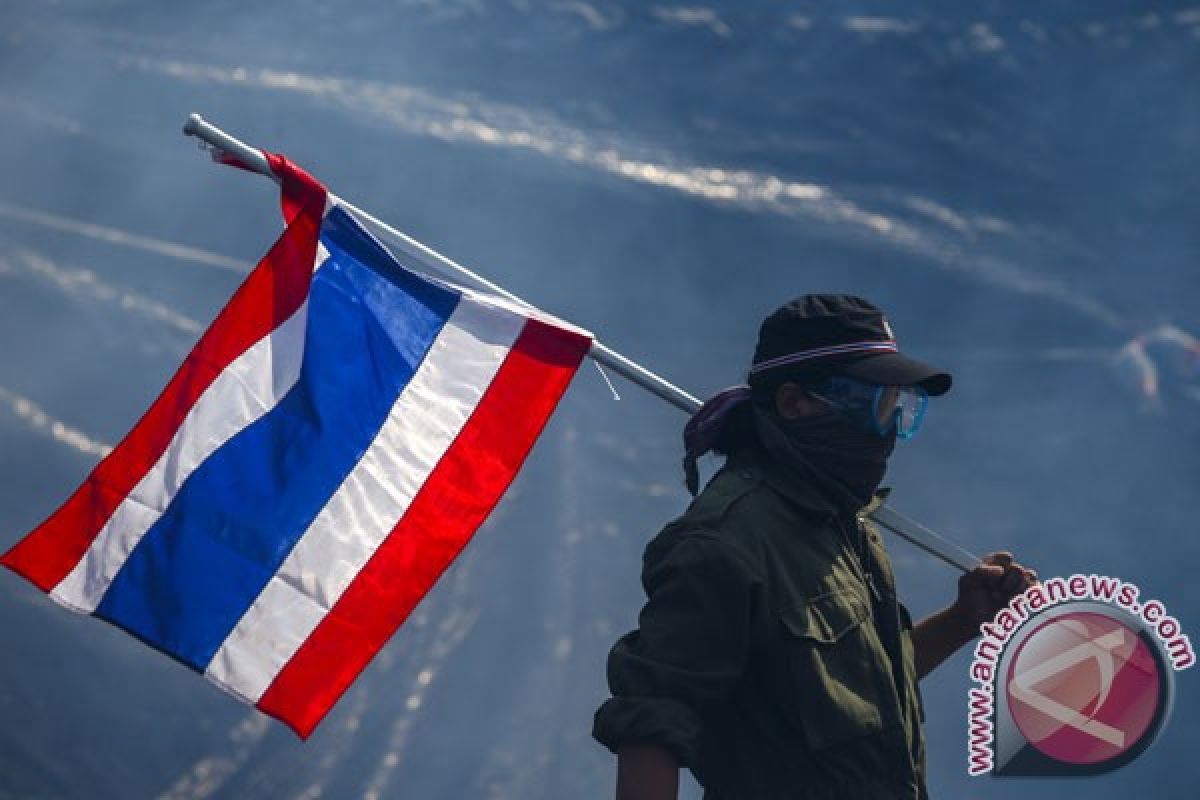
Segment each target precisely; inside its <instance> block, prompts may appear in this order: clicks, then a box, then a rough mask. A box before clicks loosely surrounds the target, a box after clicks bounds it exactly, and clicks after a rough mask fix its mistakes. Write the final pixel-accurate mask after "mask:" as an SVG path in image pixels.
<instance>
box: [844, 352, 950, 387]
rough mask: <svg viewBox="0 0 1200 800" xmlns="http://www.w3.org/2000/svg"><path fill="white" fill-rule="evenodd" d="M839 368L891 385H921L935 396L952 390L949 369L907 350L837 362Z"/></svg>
mask: <svg viewBox="0 0 1200 800" xmlns="http://www.w3.org/2000/svg"><path fill="white" fill-rule="evenodd" d="M837 371H838V372H839V373H841V374H842V375H848V376H849V377H851V378H858V379H859V380H863V381H869V382H871V383H878V384H884V385H888V386H920V387H921V388H923V389H924V390H925V391H927V392H929V394H930V395H931V396H934V397H936V396H937V395H942V394H945V393H946V392H948V391H950V384H951V383H953V379H952V378H951V377H950V373H949V372H943V371H942V370H940V369H938V368H936V367H932V366H930V365H929V364H926V363H924V362H922V361H917V360H916V359H915V358H909V357H908V356H906V355H904V354H903V353H879V354H877V355H869V356H864V357H862V358H858V359H855V360H854V361H844V362H841V363H839V364H838V365H837Z"/></svg>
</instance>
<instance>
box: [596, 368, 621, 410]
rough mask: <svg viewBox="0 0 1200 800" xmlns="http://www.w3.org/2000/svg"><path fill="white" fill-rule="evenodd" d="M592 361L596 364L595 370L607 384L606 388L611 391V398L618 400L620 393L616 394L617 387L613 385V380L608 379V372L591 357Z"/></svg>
mask: <svg viewBox="0 0 1200 800" xmlns="http://www.w3.org/2000/svg"><path fill="white" fill-rule="evenodd" d="M592 363H593V364H594V365H595V366H596V372H599V373H600V377H601V378H604V382H605V383H607V384H608V390H609V391H610V392H612V396H613V400H620V399H621V395H619V394H617V387H615V386H613V382H612V381H611V380H609V379H608V373H607V372H605V371H604V367H602V366H600V362H599V361H596V360H595V359H592Z"/></svg>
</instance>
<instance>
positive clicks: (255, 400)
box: [50, 244, 329, 614]
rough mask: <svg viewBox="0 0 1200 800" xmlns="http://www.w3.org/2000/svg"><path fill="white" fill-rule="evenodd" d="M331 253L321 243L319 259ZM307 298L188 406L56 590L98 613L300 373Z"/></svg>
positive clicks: (62, 598)
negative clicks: (197, 482) (146, 541)
mask: <svg viewBox="0 0 1200 800" xmlns="http://www.w3.org/2000/svg"><path fill="white" fill-rule="evenodd" d="M328 258H329V252H328V251H327V250H326V249H325V248H324V247H323V246H322V245H320V244H318V245H317V258H316V264H318V265H320V264H324V263H325V261H326V259H328ZM307 319H308V302H307V300H306V301H305V302H304V303H303V304H302V305H301V306H300V308H298V309H297V310H296V311H295V313H293V314H292V316H290V317H288V318H287V319H286V320H285V321H284V322H283V323H282V324H281V325H280V326H279V327H277V328H276V329H275V330H273V331H271V333H270V334H268V335H267V336H264V337H263V338H262V339H259V340H258V342H256V343H255V344H254V345H253V346H252V347H251V348H250V349H248V350H247V351H246V352H245V353H242V355H240V356H238V357H237V358H236V359H234V361H233V362H232V363H231V364H230V365H229V366H228V367H226V368H225V369H224V370H223V371H222V372H221V374H220V375H218V376H217V377H216V379H215V380H214V381H213V382H212V384H211V385H210V386H209V387H208V388H207V389H205V390H204V393H203V394H201V395H200V397H199V398H197V399H196V404H195V405H194V406H192V408H191V410H190V411H188V413H187V416H186V417H184V420H183V423H182V424H181V425H180V426H179V429H178V430H177V431H176V432H175V436H174V437H173V438H172V439H171V443H170V444H169V445H168V446H167V449H166V450H165V451H164V452H163V454H162V455H161V456H160V457H159V459H158V461H157V462H155V464H154V466H153V467H151V468H150V470H149V471H148V472H147V473H146V474H145V476H143V477H142V479H141V480H140V481H138V484H137V486H135V487H134V488H133V491H131V492H130V493H129V496H128V497H126V498H125V499H124V500H122V501H121V504H120V505H119V506H117V508H116V510H115V511H114V512H113V515H112V516H111V517H109V519H108V521H107V522H106V523H105V524H104V527H103V528H101V529H100V533H99V534H97V536H96V539H95V540H94V541H93V542H92V544H91V547H89V548H88V551H87V553H85V554H84V556H83V558H81V559H80V560H79V563H78V564H76V565H75V568H74V569H73V570H71V572H70V574H68V575H67V577H65V578H63V579H62V581H61V582H60V583H59V584H58V585H57V586H55V587H54V590H53V591H52V592H51V593H50V596H51V597H52V598H53V599H54V600H56V601H58V602H59V603H61V604H62V605H64V606H66V607H68V608H71V609H74V610H75V611H81V612H83V613H85V614H91V613H92V612H94V611H95V610H96V608H97V606H99V605H100V601H101V600H103V599H104V594H105V592H107V591H108V587H109V586H111V585H112V582H113V580H114V579H115V578H116V576H117V573H118V572H120V570H121V567H122V566H124V564H125V561H126V560H127V559H128V558H129V554H130V553H132V552H133V549H134V548H135V547H137V544H138V542H140V541H141V540H142V537H143V536H145V535H146V532H147V531H149V530H150V528H152V527H153V526H154V523H156V522H157V521H158V520H159V518H160V517H162V515H163V513H164V512H165V511H166V510H167V507H168V506H170V504H171V500H172V499H174V497H175V494H176V493H177V492H178V491H179V489H180V488H181V487H182V486H183V484H184V482H185V481H186V480H187V479H188V477H189V476H190V475H191V474H192V472H194V471H195V470H196V468H197V467H199V466H200V465H201V464H203V463H204V462H205V460H206V459H208V457H209V456H211V455H212V454H213V453H215V452H216V451H217V450H218V449H220V448H221V447H222V446H223V445H224V444H225V443H226V442H228V441H229V440H230V439H232V438H233V437H234V436H236V435H237V434H238V433H240V432H241V431H242V430H243V429H244V428H246V427H247V426H249V425H251V424H253V423H254V421H255V420H257V419H259V418H260V417H262V416H263V415H265V414H266V413H267V412H268V411H270V410H271V409H272V408H274V407H275V406H276V405H277V404H278V403H279V401H280V400H281V399H283V396H284V395H285V394H287V393H288V391H289V390H290V389H291V388H292V387H293V386H294V385H295V384H296V381H297V380H299V378H300V366H301V363H302V362H303V358H304V337H305V327H306V324H307Z"/></svg>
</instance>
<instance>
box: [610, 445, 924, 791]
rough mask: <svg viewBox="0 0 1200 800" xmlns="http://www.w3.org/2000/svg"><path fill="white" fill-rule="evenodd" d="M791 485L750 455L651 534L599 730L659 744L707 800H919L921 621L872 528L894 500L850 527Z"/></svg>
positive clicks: (618, 738) (613, 739) (805, 489)
mask: <svg viewBox="0 0 1200 800" xmlns="http://www.w3.org/2000/svg"><path fill="white" fill-rule="evenodd" d="M789 478H790V476H789V474H788V473H784V472H782V471H781V470H780V469H778V468H776V467H773V465H772V462H771V461H770V459H769V456H767V455H765V454H764V453H762V452H760V451H756V450H744V451H742V452H740V453H739V454H738V455H737V456H736V457H735V458H733V459H730V463H728V464H727V465H726V466H725V467H724V468H723V469H722V470H721V471H720V472H719V473H718V474H717V475H716V476H715V477H714V478H713V480H712V481H710V482H709V484H708V486H707V487H705V489H704V491H703V492H701V494H700V496H699V497H697V498H696V500H695V501H694V502H693V503H692V504H691V506H690V507H689V508H688V510H687V511H686V512H685V513H684V514H683V516H681V517H680V518H679V519H677V520H675V521H674V522H672V523H670V524H669V525H667V526H666V528H664V529H663V531H662V532H661V533H660V534H659V535H658V536H657V537H655V539H654V540H653V541H651V542H650V544H649V545H648V546H647V548H646V553H645V556H644V563H643V572H642V582H643V585H644V587H645V590H646V596H647V598H648V600H647V603H646V605H645V607H644V608H643V609H642V612H641V615H640V617H639V628H638V629H637V630H635V631H633V632H631V633H629V634H627V635H625V636H623V637H622V638H621V639H619V640H618V641H617V643H616V644H615V645H614V646H613V649H612V652H611V653H610V655H609V660H608V680H609V686H610V689H611V690H612V694H613V697H612V698H611V699H610V700H608V701H607V702H605V703H604V704H603V705H602V706H601V707H600V709H599V710H598V711H597V712H596V719H595V728H594V730H593V735H594V736H595V737H596V739H598V740H599V741H600V742H601V743H602V744H604V745H606V746H607V747H608V748H609V749H611V750H613V751H614V752H616V750H617V749H618V748H619V747H620V745H621V744H622V743H625V742H638V743H656V744H659V745H661V746H663V747H665V748H666V749H668V750H669V751H671V752H672V753H673V754H674V755H675V756H676V758H677V759H678V760H679V762H680V764H681V765H682V766H686V767H689V768H690V769H691V770H692V772H693V774H694V775H695V776H696V779H697V780H698V781H699V782H700V783H701V784H702V785H703V786H704V787H705V790H706V792H705V798H707V800H775V799H776V798H779V799H780V800H784V799H786V800H793V798H795V799H796V800H800V799H802V798H857V799H858V800H871V799H872V798H888V800H893V799H894V798H913V799H914V800H919V799H920V798H925V797H927V796H928V795H927V792H926V788H925V745H924V737H923V735H922V731H921V722H922V721H923V720H924V714H923V711H922V707H921V698H920V692H919V689H918V687H917V676H916V668H915V665H914V659H913V648H912V639H911V635H910V633H911V629H912V621H911V619H910V618H909V615H908V612H907V611H906V610H905V609H904V607H903V606H902V605H900V603H899V602H898V601H897V600H896V587H895V581H894V578H893V575H892V568H891V562H890V560H889V558H888V556H887V552H886V551H885V549H884V546H883V541H882V540H881V538H880V536H879V532H878V530H877V529H876V528H875V526H874V524H873V523H871V522H869V521H866V520H865V519H864V514H865V513H866V512H867V511H869V510H871V509H872V508H874V507H875V505H876V504H878V503H880V502H882V498H883V496H885V494H886V493H885V492H881V493H880V494H879V495H877V497H876V499H875V500H874V501H873V503H872V504H871V505H870V506H868V507H867V508H865V509H863V510H862V511H860V512H859V513H858V515H857V516H848V518H847V517H845V516H842V515H839V514H838V512H837V511H836V509H835V508H834V507H833V506H831V505H830V504H829V503H828V502H827V501H826V500H824V499H823V498H822V497H821V495H819V494H818V493H817V491H816V490H815V489H814V488H812V487H809V486H806V485H804V484H803V483H802V482H801V481H798V480H796V479H795V478H790V479H789ZM857 548H862V551H861V552H863V553H864V554H865V556H866V558H865V559H863V558H861V557H860V556H859V555H857V554H856V549H857ZM864 567H865V569H864ZM868 574H869V577H868ZM872 584H873V586H872Z"/></svg>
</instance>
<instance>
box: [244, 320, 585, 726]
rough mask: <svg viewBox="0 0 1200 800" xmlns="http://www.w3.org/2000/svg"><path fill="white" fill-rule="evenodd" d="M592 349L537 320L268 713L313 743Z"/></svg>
mask: <svg viewBox="0 0 1200 800" xmlns="http://www.w3.org/2000/svg"><path fill="white" fill-rule="evenodd" d="M590 346H591V340H590V339H588V338H587V337H586V336H582V335H580V334H576V333H573V332H567V331H562V330H559V329H557V328H552V327H550V326H549V325H546V324H545V323H542V322H539V321H537V320H529V321H527V322H526V323H525V327H524V329H523V330H522V331H521V334H520V336H518V337H517V341H516V343H515V344H514V346H513V349H512V351H511V352H509V354H508V356H507V357H506V358H505V360H504V363H503V364H501V366H500V369H499V370H498V371H497V373H496V376H495V378H493V379H492V383H491V385H490V386H489V387H488V388H487V390H486V391H485V392H484V394H483V397H482V398H481V400H480V402H479V406H478V407H477V408H476V409H475V411H474V413H472V415H471V417H470V419H468V420H467V423H466V425H465V426H463V429H462V431H461V432H460V433H459V435H458V437H457V438H456V439H455V440H454V443H453V444H452V445H451V446H450V448H449V449H448V450H447V451H446V453H445V455H444V456H443V457H442V460H441V461H439V462H438V464H437V466H436V467H434V469H433V472H432V473H430V476H429V478H428V480H426V482H425V484H424V485H423V486H422V487H421V489H420V490H418V492H417V495H416V496H415V497H414V498H413V502H412V505H410V506H409V508H408V511H406V512H405V514H404V516H403V517H401V519H400V521H399V522H398V523H397V524H396V527H395V528H394V529H393V530H392V532H391V533H390V534H389V535H388V537H387V539H385V540H384V542H383V543H382V544H381V545H380V546H379V549H378V550H376V552H375V554H374V555H373V556H372V557H371V559H370V560H369V561H368V562H367V564H366V566H364V567H363V569H362V571H361V572H360V573H359V574H358V576H357V577H356V578H355V579H354V582H353V583H351V584H350V586H349V587H348V588H347V589H346V591H345V593H344V594H343V595H342V596H341V598H339V599H338V601H337V603H335V604H334V606H333V608H332V609H331V610H330V611H329V613H328V614H326V616H325V618H324V619H323V620H322V621H321V622H320V624H318V625H317V627H316V629H315V630H314V631H313V633H312V635H311V636H309V638H308V639H307V640H306V641H305V642H304V644H303V645H301V646H300V649H299V650H297V651H296V654H295V655H294V656H293V657H292V660H291V661H289V662H288V663H287V665H286V666H284V668H283V669H282V670H281V671H280V673H279V675H277V676H276V678H275V681H274V682H273V683H272V684H271V685H270V687H268V688H267V691H266V692H265V693H264V694H263V696H262V698H261V699H260V700H259V702H258V708H259V709H260V710H262V711H264V712H266V713H267V714H270V715H272V716H274V717H278V718H279V719H281V720H282V721H283V722H285V723H287V724H288V725H289V726H291V727H292V728H293V729H294V730H295V731H296V732H297V733H298V734H300V736H301V737H302V738H307V737H308V735H309V734H310V733H311V732H312V730H313V728H315V727H316V726H317V723H318V722H320V721H321V719H322V717H324V716H325V714H326V713H327V712H328V711H329V709H330V708H332V707H333V704H334V703H336V702H337V700H338V698H339V697H341V695H342V693H343V692H345V691H346V689H347V688H348V687H349V686H350V684H351V683H352V682H353V681H354V679H355V678H356V677H358V674H359V673H360V672H362V670H363V669H364V668H365V667H366V665H367V664H368V663H369V662H370V660H371V659H372V658H373V657H374V656H375V654H376V653H377V652H379V650H380V648H382V647H383V645H384V644H385V643H386V642H387V640H388V639H389V638H390V637H391V635H392V634H393V633H394V632H395V631H396V629H397V628H398V627H399V626H400V624H401V623H403V622H404V620H405V619H407V617H408V615H409V614H410V613H411V612H412V610H413V608H415V607H416V605H417V603H419V602H420V601H421V598H423V597H424V596H425V594H426V593H427V592H428V591H429V589H430V588H431V587H432V586H433V584H434V583H435V582H436V581H437V579H438V578H439V577H441V574H442V573H443V572H444V571H445V570H446V568H447V567H448V566H449V565H450V562H451V561H453V560H454V558H455V557H456V556H457V555H458V554H459V553H460V552H461V551H462V549H463V547H465V546H466V544H467V542H468V541H470V539H471V537H472V536H473V535H474V533H475V531H476V529H477V528H478V527H479V526H480V525H481V524H482V523H483V520H484V518H485V517H487V515H488V514H489V513H490V512H491V510H492V509H493V508H494V507H495V505H496V503H497V502H498V501H499V500H500V496H501V495H502V494H503V493H504V491H505V490H506V489H507V488H508V486H509V484H510V483H511V482H512V480H513V478H514V477H515V476H516V474H517V471H518V470H519V469H520V468H521V464H522V463H524V461H525V457H526V456H527V455H528V454H529V451H530V449H531V448H532V447H533V443H534V441H535V440H536V439H537V437H538V435H539V434H540V433H541V432H542V429H543V428H544V427H545V425H546V421H547V420H548V419H549V418H550V414H551V413H553V411H554V408H555V406H557V405H558V401H559V399H560V398H561V397H562V394H563V392H564V391H566V388H567V385H568V384H569V383H570V381H571V377H572V376H573V375H574V374H575V371H576V370H577V369H578V367H579V363H580V361H582V360H583V357H584V355H585V354H586V353H587V351H588V348H589V347H590Z"/></svg>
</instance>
